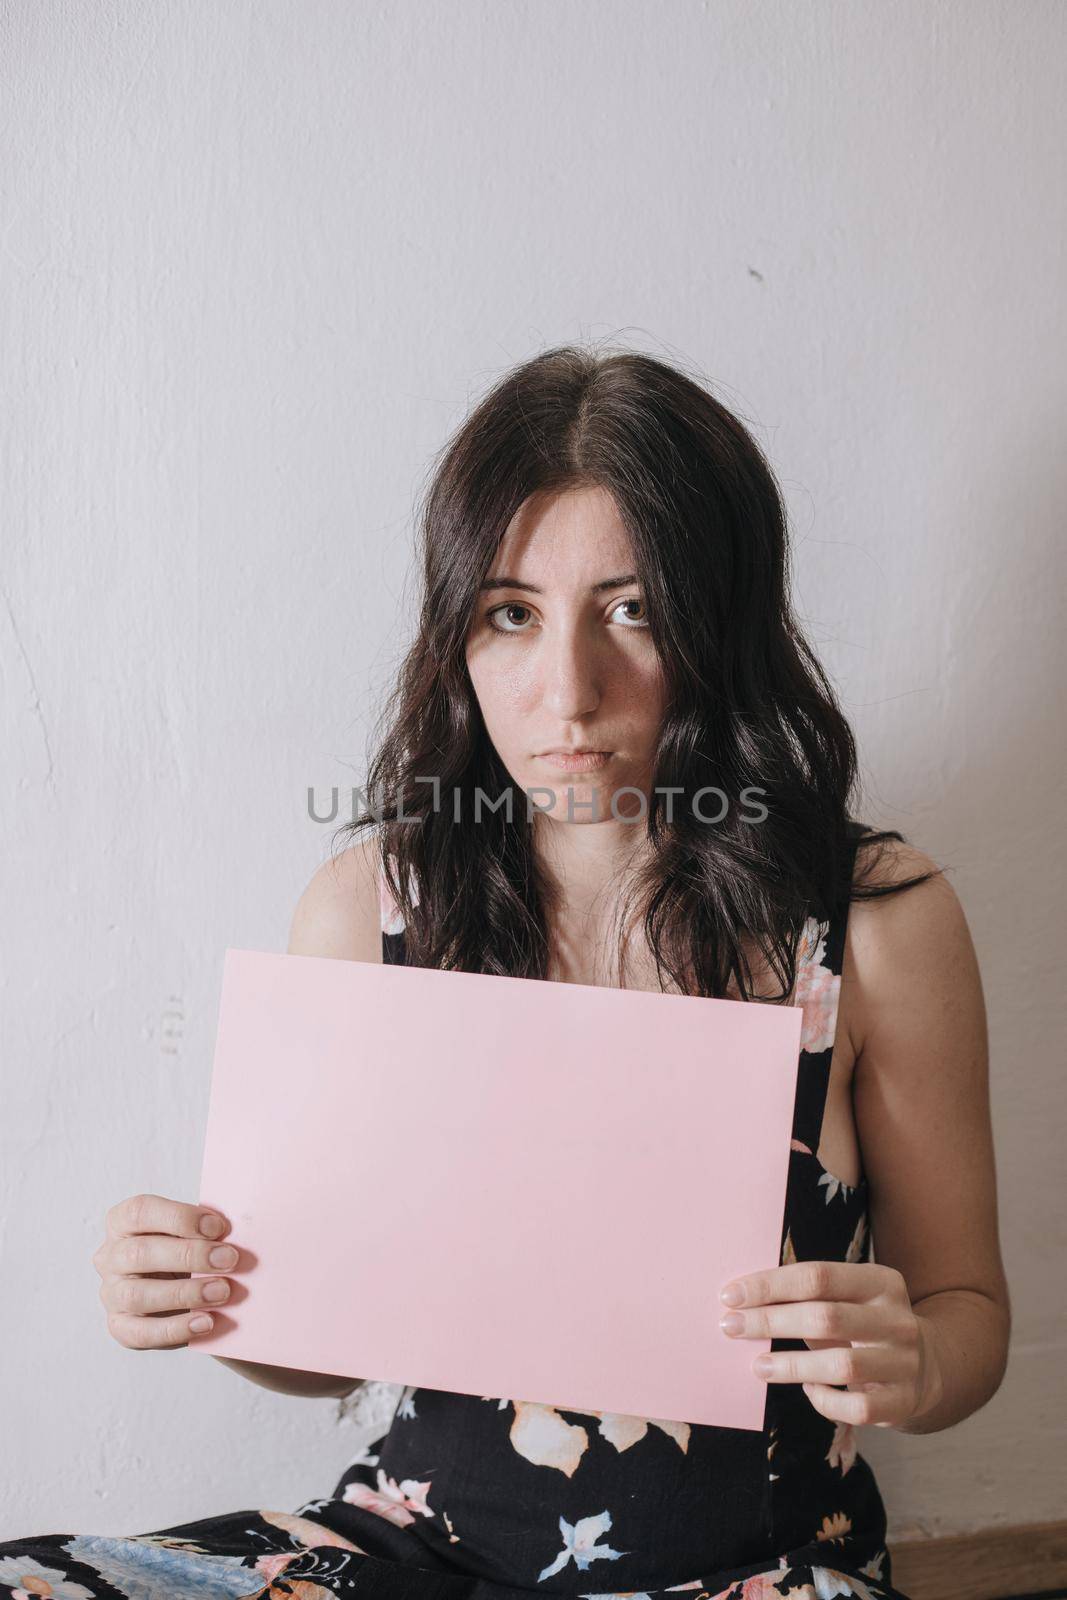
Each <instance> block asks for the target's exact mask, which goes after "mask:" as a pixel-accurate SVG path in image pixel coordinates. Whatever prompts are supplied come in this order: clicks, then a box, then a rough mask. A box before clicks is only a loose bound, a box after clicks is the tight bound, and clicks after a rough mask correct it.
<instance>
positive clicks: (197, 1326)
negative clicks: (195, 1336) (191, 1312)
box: [189, 1311, 212, 1333]
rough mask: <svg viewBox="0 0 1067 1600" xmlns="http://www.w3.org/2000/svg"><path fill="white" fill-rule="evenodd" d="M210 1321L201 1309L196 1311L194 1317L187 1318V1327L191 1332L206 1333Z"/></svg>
mask: <svg viewBox="0 0 1067 1600" xmlns="http://www.w3.org/2000/svg"><path fill="white" fill-rule="evenodd" d="M211 1323H212V1319H211V1317H207V1316H205V1315H204V1313H203V1312H202V1311H198V1312H197V1313H196V1315H195V1317H190V1318H189V1327H190V1329H191V1330H192V1332H193V1333H207V1331H208V1329H209V1328H210V1327H211Z"/></svg>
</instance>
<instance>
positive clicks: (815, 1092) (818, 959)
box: [793, 840, 856, 1155]
mask: <svg viewBox="0 0 1067 1600" xmlns="http://www.w3.org/2000/svg"><path fill="white" fill-rule="evenodd" d="M855 859H856V841H855V840H851V841H850V842H849V845H848V849H847V854H846V877H845V882H846V883H847V884H848V885H849V886H851V883H852V874H853V869H854V864H855ZM849 905H850V901H849V899H848V895H847V891H846V890H844V889H843V890H842V893H841V894H840V895H839V896H838V899H837V902H836V904H835V905H834V907H833V909H832V911H831V912H830V914H829V916H828V917H827V918H826V919H824V920H823V921H816V920H815V919H814V918H812V919H811V920H809V923H808V926H807V929H806V930H805V934H806V938H807V954H806V955H805V956H802V958H801V965H800V968H799V971H798V974H797V986H796V1001H795V1003H796V1004H797V1005H799V1006H801V1007H802V1009H803V1012H804V1020H803V1024H802V1026H801V1032H800V1063H799V1070H798V1073H797V1092H796V1100H795V1102H794V1110H793V1143H794V1146H796V1145H797V1144H798V1143H799V1145H800V1148H801V1149H806V1150H809V1151H810V1152H811V1154H812V1155H815V1154H816V1152H817V1151H818V1148H819V1139H820V1136H821V1134H822V1121H823V1113H824V1112H825V1110H826V1099H827V1094H828V1092H829V1088H830V1064H831V1062H832V1061H833V1055H834V1040H835V1038H836V1036H837V1014H838V1010H839V1005H840V999H841V972H842V968H843V966H844V958H845V934H846V931H847V928H848V912H849Z"/></svg>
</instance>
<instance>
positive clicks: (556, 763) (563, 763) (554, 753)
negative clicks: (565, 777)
mask: <svg viewBox="0 0 1067 1600" xmlns="http://www.w3.org/2000/svg"><path fill="white" fill-rule="evenodd" d="M611 757H612V752H611V751H610V750H583V751H581V752H580V753H578V754H574V755H567V754H565V753H564V752H563V751H562V750H549V751H548V752H547V753H546V754H545V755H543V756H538V758H537V759H538V761H543V762H545V764H546V765H547V766H550V767H552V768H554V769H555V771H557V772H596V771H597V770H598V768H600V767H603V766H606V765H607V763H608V762H609V761H610V760H611Z"/></svg>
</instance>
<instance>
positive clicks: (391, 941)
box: [376, 857, 407, 967]
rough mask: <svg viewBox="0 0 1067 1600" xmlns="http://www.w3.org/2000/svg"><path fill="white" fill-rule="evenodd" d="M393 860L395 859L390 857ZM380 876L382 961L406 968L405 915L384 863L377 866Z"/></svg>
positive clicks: (379, 901)
mask: <svg viewBox="0 0 1067 1600" xmlns="http://www.w3.org/2000/svg"><path fill="white" fill-rule="evenodd" d="M390 859H391V860H393V859H395V858H394V857H390ZM376 870H377V875H378V911H379V924H380V927H381V932H382V961H383V962H384V963H385V964H386V965H387V966H400V967H402V966H404V965H405V963H406V959H407V958H406V952H405V948H404V913H403V910H402V909H401V907H400V906H399V905H398V903H397V901H396V898H395V896H394V895H393V892H392V890H391V889H390V887H389V884H388V883H387V881H386V877H385V873H384V871H383V869H382V863H381V860H380V859H379V860H378V862H377V866H376Z"/></svg>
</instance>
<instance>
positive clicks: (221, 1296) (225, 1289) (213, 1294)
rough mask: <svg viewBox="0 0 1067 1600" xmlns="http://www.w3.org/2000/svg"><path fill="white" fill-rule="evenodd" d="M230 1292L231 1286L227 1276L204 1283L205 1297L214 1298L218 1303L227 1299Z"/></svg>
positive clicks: (207, 1298)
mask: <svg viewBox="0 0 1067 1600" xmlns="http://www.w3.org/2000/svg"><path fill="white" fill-rule="evenodd" d="M229 1292H230V1286H229V1284H228V1283H227V1282H226V1279H225V1278H218V1279H216V1280H215V1282H214V1283H207V1284H205V1285H204V1299H205V1300H214V1301H215V1302H216V1303H218V1301H220V1300H225V1299H226V1297H227V1295H228V1294H229Z"/></svg>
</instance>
